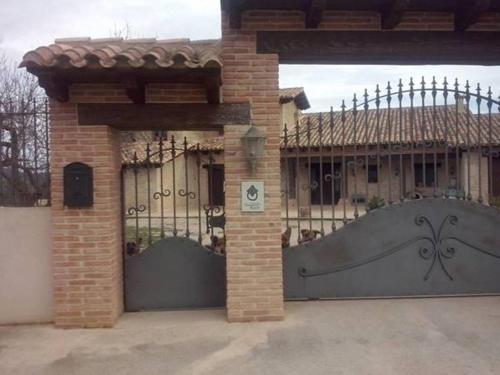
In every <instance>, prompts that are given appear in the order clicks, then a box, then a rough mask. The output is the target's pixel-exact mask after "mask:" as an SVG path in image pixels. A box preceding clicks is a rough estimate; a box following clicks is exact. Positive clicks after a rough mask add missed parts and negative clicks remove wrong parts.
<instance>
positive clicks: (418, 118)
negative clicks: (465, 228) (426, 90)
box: [282, 106, 500, 147]
mask: <svg viewBox="0 0 500 375" xmlns="http://www.w3.org/2000/svg"><path fill="white" fill-rule="evenodd" d="M423 108H424V110H422V107H419V108H415V109H414V110H413V115H412V112H411V109H410V108H403V109H402V111H401V114H400V112H399V109H391V110H390V111H389V110H388V109H380V110H379V113H378V117H377V111H376V110H374V109H372V110H368V111H367V112H366V122H365V112H364V111H358V112H357V120H356V124H355V121H354V114H353V112H351V111H349V112H346V113H345V122H344V123H342V120H341V119H342V114H341V113H340V112H334V113H333V140H332V132H331V130H330V129H331V127H330V114H329V113H323V114H320V113H308V114H305V115H304V116H303V117H302V118H301V121H300V125H299V145H300V147H307V145H308V144H309V141H308V131H307V129H308V123H309V124H310V125H309V126H310V128H309V129H310V145H311V146H313V147H318V146H320V136H319V133H320V131H319V130H320V129H319V122H320V116H321V117H322V134H323V136H322V139H323V145H325V146H329V145H332V144H333V145H334V146H340V145H342V144H345V145H354V144H357V145H365V144H369V145H374V144H377V143H378V142H380V144H388V143H396V144H397V143H403V144H409V143H412V142H413V143H422V141H424V142H432V141H434V140H436V141H438V142H444V141H445V140H447V141H448V143H449V144H450V145H456V144H466V143H467V142H468V141H469V142H470V143H471V144H478V143H479V130H480V132H481V139H480V141H481V143H482V144H487V143H488V141H489V125H488V123H489V121H488V117H487V116H485V115H482V116H481V122H480V126H478V120H477V115H474V114H473V113H472V112H469V115H468V114H467V111H465V110H460V111H459V112H458V118H457V116H456V113H455V106H449V107H448V108H447V110H446V108H445V107H444V106H436V108H435V117H434V110H433V107H423ZM377 118H379V121H378V124H379V125H378V131H377ZM468 123H469V125H467V124H468ZM456 124H458V126H456ZM355 125H356V126H355ZM355 128H356V132H355V131H354V129H355ZM412 129H413V130H412ZM434 130H435V134H434ZM491 130H492V139H491V141H492V143H494V144H496V145H498V144H500V116H496V115H495V116H493V119H492V127H491ZM296 132H297V131H296V128H292V129H288V134H289V139H288V145H289V146H290V147H295V145H296V137H295V134H296ZM282 146H283V143H282Z"/></svg>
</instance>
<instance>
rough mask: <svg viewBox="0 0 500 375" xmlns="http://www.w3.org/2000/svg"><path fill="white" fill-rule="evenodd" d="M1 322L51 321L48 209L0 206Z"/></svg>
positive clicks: (50, 260)
mask: <svg viewBox="0 0 500 375" xmlns="http://www.w3.org/2000/svg"><path fill="white" fill-rule="evenodd" d="M0 238H1V241H0V257H1V261H0V324H12V323H42V322H51V321H52V254H51V247H50V209H49V208H41V207H36V208H7V207H0Z"/></svg>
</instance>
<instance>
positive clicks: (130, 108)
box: [78, 103, 251, 130]
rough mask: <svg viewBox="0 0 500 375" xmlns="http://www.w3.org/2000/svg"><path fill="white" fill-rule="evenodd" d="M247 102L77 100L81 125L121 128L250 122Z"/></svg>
mask: <svg viewBox="0 0 500 375" xmlns="http://www.w3.org/2000/svg"><path fill="white" fill-rule="evenodd" d="M250 121H251V118H250V104H249V103H241V104H217V105H213V104H184V103H182V104H111V103H109V104H78V124H79V125H80V126H94V125H108V126H111V127H113V128H117V129H121V130H157V129H162V130H220V129H222V128H223V126H224V125H249V124H250Z"/></svg>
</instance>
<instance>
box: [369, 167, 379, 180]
mask: <svg viewBox="0 0 500 375" xmlns="http://www.w3.org/2000/svg"><path fill="white" fill-rule="evenodd" d="M368 183H370V184H377V183H378V168H377V166H376V165H369V166H368Z"/></svg>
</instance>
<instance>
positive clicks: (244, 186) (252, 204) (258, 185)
mask: <svg viewBox="0 0 500 375" xmlns="http://www.w3.org/2000/svg"><path fill="white" fill-rule="evenodd" d="M241 211H243V212H263V211H264V182H263V181H244V182H242V183H241Z"/></svg>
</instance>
